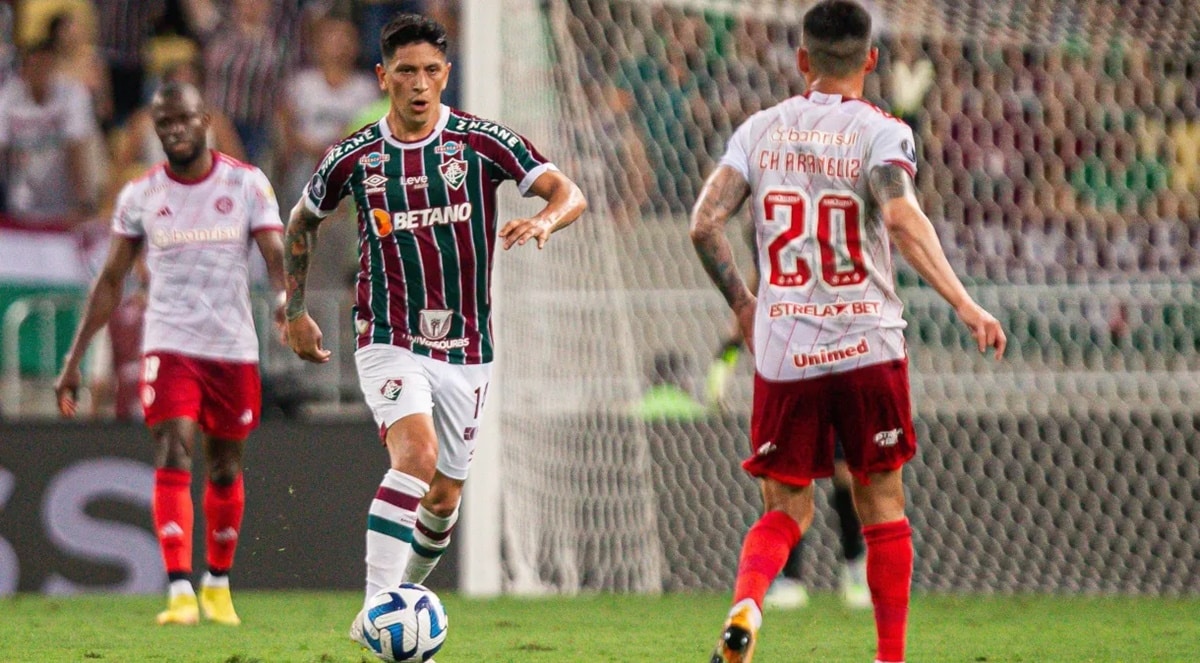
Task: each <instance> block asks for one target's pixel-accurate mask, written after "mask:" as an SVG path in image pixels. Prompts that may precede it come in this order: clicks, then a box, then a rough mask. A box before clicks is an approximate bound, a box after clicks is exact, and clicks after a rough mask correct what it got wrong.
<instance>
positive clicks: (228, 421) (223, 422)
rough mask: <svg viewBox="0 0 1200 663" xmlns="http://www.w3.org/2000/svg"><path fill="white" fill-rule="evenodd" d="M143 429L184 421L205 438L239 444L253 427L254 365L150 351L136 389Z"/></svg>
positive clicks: (257, 398) (257, 403) (257, 384)
mask: <svg viewBox="0 0 1200 663" xmlns="http://www.w3.org/2000/svg"><path fill="white" fill-rule="evenodd" d="M139 392H140V393H141V397H142V410H143V411H144V412H145V414H146V425H147V426H153V425H155V424H159V423H162V422H164V421H166V420H168V419H175V418H178V417H184V418H187V419H191V420H193V421H195V422H196V423H198V424H200V430H202V431H204V433H205V434H206V435H208V436H210V437H216V438H220V439H223V440H244V439H246V438H247V437H249V436H250V431H252V430H254V429H255V428H257V427H258V419H259V414H260V413H261V411H262V382H261V381H260V380H259V376H258V364H256V363H247V362H235V361H222V360H218V359H200V358H198V357H186V356H183V355H177V354H172V353H169V352H159V351H155V352H150V353H147V354H146V356H144V357H142V379H141V382H140V385H139Z"/></svg>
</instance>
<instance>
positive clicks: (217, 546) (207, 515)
mask: <svg viewBox="0 0 1200 663" xmlns="http://www.w3.org/2000/svg"><path fill="white" fill-rule="evenodd" d="M245 509H246V490H245V484H243V483H242V475H241V474H239V475H238V477H237V479H235V480H234V482H233V483H231V484H229V485H228V486H218V485H217V484H215V483H213V482H212V480H211V479H210V480H209V481H208V484H207V485H205V487H204V523H205V529H204V534H205V536H204V542H205V545H206V550H207V561H208V568H209V569H210V570H212V571H218V572H223V573H224V572H228V571H229V569H230V568H232V567H233V553H234V551H236V550H237V542H238V533H239V532H240V531H241V529H242V513H243V512H244V511H245Z"/></svg>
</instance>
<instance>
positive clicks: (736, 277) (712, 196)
mask: <svg viewBox="0 0 1200 663" xmlns="http://www.w3.org/2000/svg"><path fill="white" fill-rule="evenodd" d="M749 195H750V185H749V184H747V183H746V180H745V179H744V178H743V177H742V175H741V173H739V172H737V171H736V170H734V169H733V168H730V167H728V166H719V167H718V168H717V169H716V170H714V171H713V173H712V174H711V175H709V176H708V180H707V181H706V182H705V183H704V188H703V189H702V190H701V191H700V198H699V199H698V200H697V201H696V205H695V207H693V208H692V222H691V229H690V235H691V238H692V244H693V245H694V246H695V247H696V253H697V254H698V255H699V256H700V262H701V263H703V264H704V271H705V272H708V277H709V278H710V279H712V281H713V283H714V284H716V286H717V289H718V290H720V291H721V295H722V296H724V297H725V302H726V303H727V304H729V308H731V309H733V312H734V314H735V315H737V319H738V326H739V327H741V329H742V336H743V337H745V340H746V347H747V348H750V350H751V351H753V349H754V347H753V343H754V334H753V332H754V307H755V305H756V303H757V300H756V298H755V296H754V293H752V292H750V289H749V288H748V287H746V281H745V280H744V279H742V275H741V274H739V273H738V270H737V265H736V264H735V262H734V259H733V249H732V248H731V247H730V244H729V239H728V238H727V237H725V224H726V223H728V222H729V217H731V216H733V214H734V213H735V212H737V210H738V208H739V207H741V206H742V203H743V202H745V200H746V198H747V197H748V196H749Z"/></svg>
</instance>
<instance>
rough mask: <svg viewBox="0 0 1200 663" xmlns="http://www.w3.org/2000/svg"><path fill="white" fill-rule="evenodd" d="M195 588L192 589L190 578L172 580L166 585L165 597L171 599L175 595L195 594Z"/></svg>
mask: <svg viewBox="0 0 1200 663" xmlns="http://www.w3.org/2000/svg"><path fill="white" fill-rule="evenodd" d="M195 595H196V590H194V589H192V581H191V580H174V581H172V582H171V584H170V585H169V586H168V587H167V598H169V599H173V598H175V597H176V596H195Z"/></svg>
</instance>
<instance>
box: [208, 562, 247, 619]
mask: <svg viewBox="0 0 1200 663" xmlns="http://www.w3.org/2000/svg"><path fill="white" fill-rule="evenodd" d="M222 580H223V581H224V582H222ZM200 609H201V610H202V611H203V612H204V618H205V619H207V620H208V621H210V622H216V623H218V624H224V625H225V626H238V625H239V624H241V623H242V620H241V619H240V618H239V617H238V615H237V611H236V610H234V609H233V595H232V594H230V593H229V577H228V576H223V577H222V578H220V579H217V578H214V577H213V576H211V575H209V574H207V573H205V574H204V578H203V579H202V580H201V581H200Z"/></svg>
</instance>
